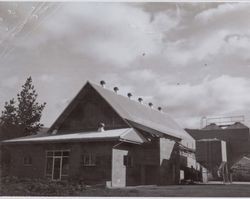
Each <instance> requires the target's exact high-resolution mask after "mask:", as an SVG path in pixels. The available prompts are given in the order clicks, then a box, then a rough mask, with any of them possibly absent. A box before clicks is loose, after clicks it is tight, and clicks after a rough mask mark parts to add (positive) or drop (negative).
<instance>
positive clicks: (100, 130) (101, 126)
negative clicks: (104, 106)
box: [97, 122, 105, 132]
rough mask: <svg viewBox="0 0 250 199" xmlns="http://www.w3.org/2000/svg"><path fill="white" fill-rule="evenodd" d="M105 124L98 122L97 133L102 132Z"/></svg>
mask: <svg viewBox="0 0 250 199" xmlns="http://www.w3.org/2000/svg"><path fill="white" fill-rule="evenodd" d="M104 127H105V124H104V123H103V122H100V123H99V125H98V130H97V131H98V132H103V131H105V130H104Z"/></svg>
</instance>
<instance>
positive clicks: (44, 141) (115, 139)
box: [0, 136, 143, 146]
mask: <svg viewBox="0 0 250 199" xmlns="http://www.w3.org/2000/svg"><path fill="white" fill-rule="evenodd" d="M101 141H121V142H126V143H131V144H139V145H140V144H143V143H140V142H136V141H133V140H127V139H123V138H121V137H120V136H117V137H112V138H97V139H93V138H92V139H91V138H90V139H62V140H32V141H28V140H27V141H7V142H5V141H2V142H0V145H3V146H4V145H13V144H36V143H40V144H49V143H65V142H67V143H68V142H70V143H77V142H101Z"/></svg>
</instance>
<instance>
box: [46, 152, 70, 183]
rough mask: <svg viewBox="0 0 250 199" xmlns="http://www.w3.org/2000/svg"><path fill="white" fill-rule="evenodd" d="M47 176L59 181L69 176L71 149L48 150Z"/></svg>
mask: <svg viewBox="0 0 250 199" xmlns="http://www.w3.org/2000/svg"><path fill="white" fill-rule="evenodd" d="M46 160H47V161H46V162H47V163H46V176H47V177H49V178H50V179H52V180H53V181H59V180H61V179H62V177H66V176H68V171H69V150H54V151H47V157H46Z"/></svg>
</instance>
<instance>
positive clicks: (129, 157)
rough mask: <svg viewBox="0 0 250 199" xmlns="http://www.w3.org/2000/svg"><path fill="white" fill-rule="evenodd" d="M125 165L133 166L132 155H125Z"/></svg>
mask: <svg viewBox="0 0 250 199" xmlns="http://www.w3.org/2000/svg"><path fill="white" fill-rule="evenodd" d="M123 165H124V166H126V167H132V166H133V159H132V157H131V156H128V155H124V156H123Z"/></svg>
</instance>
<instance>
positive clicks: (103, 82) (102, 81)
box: [100, 80, 106, 88]
mask: <svg viewBox="0 0 250 199" xmlns="http://www.w3.org/2000/svg"><path fill="white" fill-rule="evenodd" d="M100 84H101V86H102V87H103V88H105V84H106V82H105V81H104V80H101V81H100Z"/></svg>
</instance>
